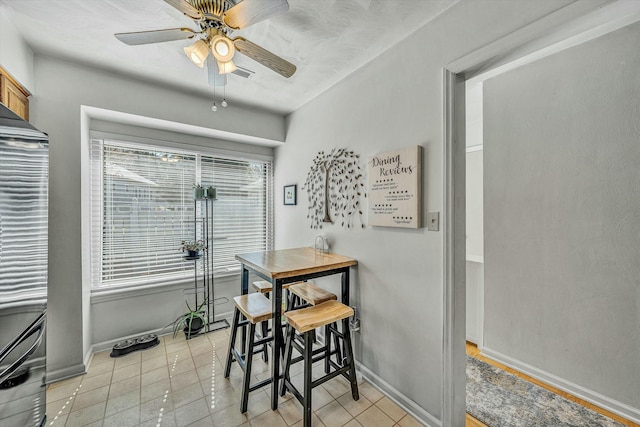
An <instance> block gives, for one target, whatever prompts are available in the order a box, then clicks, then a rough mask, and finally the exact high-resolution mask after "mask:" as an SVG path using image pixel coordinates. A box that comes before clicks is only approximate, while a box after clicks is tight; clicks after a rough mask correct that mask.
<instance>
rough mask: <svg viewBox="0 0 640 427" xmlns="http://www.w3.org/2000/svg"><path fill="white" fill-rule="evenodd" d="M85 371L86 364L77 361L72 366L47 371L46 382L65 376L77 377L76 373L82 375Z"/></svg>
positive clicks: (63, 378)
mask: <svg viewBox="0 0 640 427" xmlns="http://www.w3.org/2000/svg"><path fill="white" fill-rule="evenodd" d="M86 372H87V370H86V365H85V364H83V363H79V364H77V365H74V366H69V367H67V368H63V369H57V370H55V371H47V379H46V380H45V382H46V383H47V384H51V383H55V382H57V381H62V380H66V379H67V378H73V377H77V376H78V375H84V374H85V373H86Z"/></svg>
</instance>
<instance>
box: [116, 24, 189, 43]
mask: <svg viewBox="0 0 640 427" xmlns="http://www.w3.org/2000/svg"><path fill="white" fill-rule="evenodd" d="M196 34H197V33H196V32H195V31H193V30H190V29H189V28H170V29H167V30H153V31H138V32H135V33H116V34H114V36H116V38H117V39H118V40H120V41H121V42H123V43H126V44H128V45H132V46H135V45H139V44H149V43H161V42H170V41H173V40H184V39H190V38H192V37H193V36H195V35H196Z"/></svg>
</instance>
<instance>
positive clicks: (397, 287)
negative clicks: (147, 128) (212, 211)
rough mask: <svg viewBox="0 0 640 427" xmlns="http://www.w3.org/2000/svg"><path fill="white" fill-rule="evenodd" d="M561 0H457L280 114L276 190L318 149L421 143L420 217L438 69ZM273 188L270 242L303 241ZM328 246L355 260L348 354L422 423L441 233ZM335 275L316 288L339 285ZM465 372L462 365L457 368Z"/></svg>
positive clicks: (435, 167) (436, 357)
mask: <svg viewBox="0 0 640 427" xmlns="http://www.w3.org/2000/svg"><path fill="white" fill-rule="evenodd" d="M563 4H565V3H561V2H557V1H553V2H548V1H547V2H523V1H516V2H513V1H490V2H486V1H468V2H460V3H458V4H456V5H455V6H454V7H452V8H451V9H450V10H448V11H447V12H446V13H445V14H443V15H442V16H440V17H438V18H436V19H435V20H434V21H433V22H432V23H430V24H429V25H427V26H426V27H424V28H423V29H421V30H418V31H417V32H416V33H414V34H413V35H412V36H410V37H409V38H407V39H406V40H404V41H402V42H401V43H400V44H399V45H398V46H396V47H394V48H393V49H391V50H390V51H387V52H384V53H382V54H381V56H380V57H378V58H376V59H375V60H373V61H372V62H371V63H370V64H367V65H366V66H365V67H363V68H361V69H360V70H358V71H357V72H356V73H355V74H353V75H351V76H350V77H348V78H347V79H345V80H343V81H342V82H340V83H339V84H337V85H336V86H335V87H333V88H332V89H330V90H329V91H327V92H326V93H324V94H323V95H321V96H320V97H318V98H317V99H315V100H313V101H312V102H310V103H308V104H307V105H305V106H303V107H302V108H300V109H299V110H298V111H296V112H295V113H293V114H292V115H291V116H290V117H289V119H288V133H287V143H286V144H285V145H284V146H282V147H279V148H277V151H276V169H275V170H276V188H281V187H282V186H283V185H286V184H294V183H297V184H298V185H299V186H300V185H302V183H303V182H304V180H305V176H306V173H307V171H308V168H309V167H310V165H311V161H312V159H313V158H314V157H315V155H316V154H317V152H318V151H319V150H329V149H331V148H333V147H348V148H349V149H353V150H355V151H356V152H357V153H359V154H360V155H361V156H362V159H363V160H365V161H366V159H367V158H368V156H370V155H373V154H375V153H378V152H383V151H387V150H392V149H396V148H402V147H406V146H410V145H415V144H419V145H422V146H423V147H424V158H423V165H424V170H423V177H424V178H423V192H424V194H423V212H427V211H441V210H442V204H443V202H442V198H443V188H442V187H443V182H444V181H443V176H442V174H443V169H442V163H443V154H442V153H443V150H442V123H443V112H442V91H443V86H442V82H443V77H442V67H443V66H445V65H446V64H447V63H449V62H450V61H452V60H454V59H456V58H458V57H461V56H463V55H464V54H466V53H468V52H471V51H473V50H474V49H477V48H478V47H480V46H483V45H484V44H486V43H488V42H489V41H492V40H494V39H496V38H498V37H500V36H503V35H505V34H508V33H509V32H511V31H513V30H514V29H516V28H519V27H520V26H522V25H524V24H526V23H528V22H531V21H532V20H535V19H536V18H538V17H540V16H542V15H545V14H546V13H547V12H549V11H550V10H554V9H557V8H559V7H561V6H562V5H563ZM279 193H280V192H279V191H276V195H277V196H278V197H277V198H276V206H277V209H278V210H277V215H276V246H277V247H278V248H286V247H296V246H309V245H311V244H312V242H313V237H314V235H315V234H316V233H315V232H314V231H313V230H311V229H310V227H309V221H308V220H307V219H306V214H307V212H306V210H307V206H308V204H307V200H306V193H305V192H304V191H301V192H300V195H299V200H300V201H299V204H298V205H297V206H295V207H291V206H282V196H281V195H279ZM325 231H326V232H327V235H328V237H329V238H330V240H331V241H332V243H333V246H332V250H333V251H335V252H337V253H343V254H345V255H350V256H353V257H355V258H357V259H358V262H359V265H358V267H357V268H356V269H353V270H352V278H353V279H354V280H353V286H352V289H353V299H352V302H353V303H354V304H356V305H357V306H358V308H359V310H360V313H361V319H362V328H361V332H360V333H359V334H357V335H356V337H355V342H356V358H357V359H358V361H359V362H360V363H361V364H362V366H363V368H364V369H363V372H364V373H365V375H366V376H368V377H369V379H370V380H372V381H373V382H374V383H376V384H378V385H380V386H381V387H383V388H384V389H385V390H386V391H388V392H390V394H391V395H392V396H394V397H395V398H396V399H398V401H400V403H401V404H403V405H404V406H405V408H408V409H409V410H411V411H412V412H413V413H414V415H416V416H418V417H419V418H420V419H421V420H422V421H423V422H424V423H428V424H430V425H437V424H438V423H439V421H438V420H439V419H440V418H441V413H442V408H441V402H442V387H441V386H442V357H441V354H442V339H443V337H442V330H443V317H442V304H443V279H442V275H443V270H442V262H443V259H442V244H443V242H442V234H441V233H440V232H428V231H427V230H426V229H419V230H402V229H396V228H382V227H375V228H372V227H368V228H367V229H365V230H361V229H356V230H345V229H342V228H340V227H339V226H336V225H333V226H329V227H326V229H325ZM336 282H337V281H336V280H333V281H332V280H331V279H327V280H325V281H324V282H323V283H324V284H325V285H327V286H329V287H333V288H334V289H337V286H338V284H337V283H336ZM459 374H460V375H464V373H463V372H461V373H459Z"/></svg>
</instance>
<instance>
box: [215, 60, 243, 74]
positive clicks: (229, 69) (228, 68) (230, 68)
mask: <svg viewBox="0 0 640 427" xmlns="http://www.w3.org/2000/svg"><path fill="white" fill-rule="evenodd" d="M237 69H238V67H237V66H236V64H234V63H233V61H231V60H229V61H227V62H220V61H218V72H219V73H220V74H229V73H233V72H234V71H235V70H237Z"/></svg>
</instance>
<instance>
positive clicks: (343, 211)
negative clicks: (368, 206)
mask: <svg viewBox="0 0 640 427" xmlns="http://www.w3.org/2000/svg"><path fill="white" fill-rule="evenodd" d="M359 159H360V155H359V154H355V153H354V152H353V151H352V150H347V149H345V148H334V149H332V150H331V151H330V152H329V153H325V152H324V151H320V152H319V153H318V155H317V156H316V157H315V158H314V159H313V164H312V165H311V168H310V169H309V173H308V174H307V179H306V181H305V182H304V185H303V186H302V188H303V189H306V190H307V196H308V197H309V208H308V213H307V218H309V219H311V228H312V229H321V228H322V225H323V224H324V223H333V222H334V220H333V219H332V218H331V214H332V213H333V214H334V218H335V220H336V221H337V222H339V223H340V224H341V226H342V227H345V226H346V227H347V228H351V227H353V226H354V224H353V221H354V219H353V218H354V217H356V214H357V218H359V219H360V224H361V226H362V228H364V227H365V224H364V223H363V221H362V207H361V205H360V199H361V198H363V197H367V194H366V192H365V184H364V175H363V173H362V169H361V168H360V164H359Z"/></svg>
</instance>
